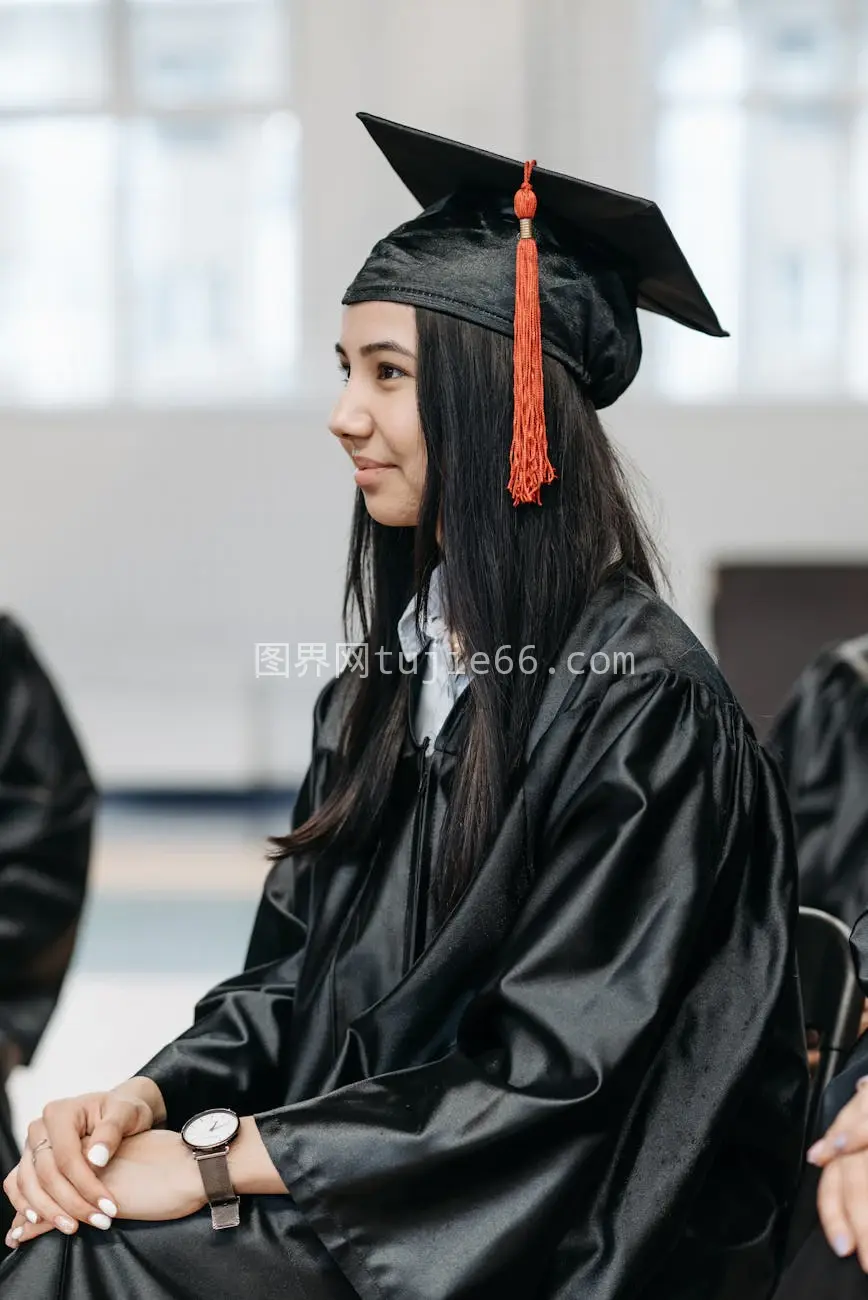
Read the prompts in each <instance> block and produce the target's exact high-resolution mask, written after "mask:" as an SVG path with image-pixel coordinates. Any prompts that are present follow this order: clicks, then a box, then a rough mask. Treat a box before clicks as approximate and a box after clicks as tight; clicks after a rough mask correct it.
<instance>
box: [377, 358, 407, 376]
mask: <svg viewBox="0 0 868 1300" xmlns="http://www.w3.org/2000/svg"><path fill="white" fill-rule="evenodd" d="M377 369H378V375H377V377H378V378H379V379H406V377H407V372H406V371H405V370H401V369H400V367H399V366H390V365H387V364H386V362H385V361H381V362H380V365H379V366H378V368H377Z"/></svg>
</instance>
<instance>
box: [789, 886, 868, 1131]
mask: <svg viewBox="0 0 868 1300" xmlns="http://www.w3.org/2000/svg"><path fill="white" fill-rule="evenodd" d="M797 946H798V953H799V979H800V981H801V986H802V1005H803V1008H804V1013H805V1028H806V1029H807V1030H808V1031H809V1032H810V1031H811V1030H813V1031H814V1034H815V1035H816V1036H817V1038H818V1043H817V1049H818V1051H819V1058H820V1059H819V1064H818V1065H817V1067H816V1069H815V1070H814V1072H813V1077H812V1079H811V1092H810V1108H809V1112H808V1140H809V1142H812V1141H814V1139H815V1138H817V1137H819V1136H820V1134H819V1132H818V1131H817V1124H818V1120H819V1110H820V1098H821V1097H822V1095H823V1092H824V1091H825V1089H826V1086H827V1085H828V1084H829V1082H830V1081H831V1080H832V1079H833V1078H834V1077H835V1075H836V1074H837V1073H838V1071H839V1070H840V1068H841V1066H842V1065H843V1063H844V1061H845V1059H846V1057H847V1054H848V1053H849V1051H850V1049H851V1048H852V1047H853V1044H854V1043H855V1042H856V1039H857V1037H858V1036H859V1022H860V1020H861V1018H862V1007H863V1005H864V1002H865V994H864V993H863V992H862V990H861V988H860V987H859V984H858V982H857V980H856V971H855V969H854V966H853V957H852V955H851V953H850V931H849V929H848V928H847V926H846V925H845V924H844V923H843V921H839V920H837V918H836V917H834V916H829V915H828V913H826V912H819V911H817V910H816V908H813V907H800V908H799V926H798V931H797Z"/></svg>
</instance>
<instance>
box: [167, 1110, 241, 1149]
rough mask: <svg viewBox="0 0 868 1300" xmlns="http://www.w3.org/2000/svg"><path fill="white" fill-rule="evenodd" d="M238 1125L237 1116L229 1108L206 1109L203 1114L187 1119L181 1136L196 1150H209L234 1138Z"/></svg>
mask: <svg viewBox="0 0 868 1300" xmlns="http://www.w3.org/2000/svg"><path fill="white" fill-rule="evenodd" d="M238 1125H239V1120H238V1116H237V1115H236V1114H235V1113H234V1112H233V1111H231V1110H206V1111H205V1113H204V1114H202V1115H194V1116H193V1118H192V1119H188V1120H187V1123H186V1124H185V1125H184V1127H183V1129H182V1130H181V1136H182V1137H183V1139H184V1141H185V1142H186V1143H187V1145H188V1146H191V1147H194V1148H195V1149H196V1150H197V1151H210V1150H211V1148H212V1147H222V1146H225V1144H226V1143H227V1142H229V1141H230V1139H231V1138H234V1136H235V1134H236V1133H237V1132H238Z"/></svg>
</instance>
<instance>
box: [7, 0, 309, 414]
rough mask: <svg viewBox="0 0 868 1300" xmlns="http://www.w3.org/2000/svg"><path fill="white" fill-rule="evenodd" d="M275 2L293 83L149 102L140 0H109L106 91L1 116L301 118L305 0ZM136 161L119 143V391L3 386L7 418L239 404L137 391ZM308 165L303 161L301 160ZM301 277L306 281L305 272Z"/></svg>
mask: <svg viewBox="0 0 868 1300" xmlns="http://www.w3.org/2000/svg"><path fill="white" fill-rule="evenodd" d="M24 2H25V0H17V3H18V4H20V5H21V7H24ZM273 2H274V3H275V4H277V5H279V6H280V7H281V8H282V9H283V10H284V16H283V21H282V24H281V26H282V31H283V36H284V40H285V42H286V47H285V49H284V57H283V66H284V69H285V73H286V78H285V83H284V85H283V88H282V89H283V94H279V95H275V96H273V97H268V98H264V99H244V100H238V99H233V98H229V97H227V98H225V99H212V100H209V101H208V102H205V103H200V104H195V103H194V104H189V105H179V106H177V107H176V106H171V107H169V106H166V105H156V104H155V105H151V104H148V103H147V101H139V100H138V99H137V96H136V95H135V93H134V89H133V78H132V72H131V68H130V50H131V45H130V41H131V33H130V27H131V23H130V9H131V5H132V0H101V7H103V8H104V10H105V14H106V18H105V21H106V40H105V54H106V60H107V67H106V80H105V84H106V93H105V95H104V96H103V97H100V98H94V100H93V101H92V102H90V103H86V104H83V103H82V102H81V101H80V100H78V99H72V100H69V99H66V100H65V99H63V98H62V97H60V98H58V99H56V100H51V101H48V100H46V101H45V102H43V103H39V104H34V105H21V106H18V105H14V104H13V105H0V123H6V122H15V121H26V120H34V119H37V118H39V119H52V118H64V119H67V120H72V119H99V118H107V119H109V120H110V121H112V122H114V123H116V124H119V125H120V126H121V127H123V126H124V125H125V124H126V123H128V122H130V121H133V120H134V119H137V118H142V119H149V120H151V121H161V120H162V121H184V120H186V121H190V120H193V121H195V120H197V119H198V120H201V119H208V120H211V119H214V118H220V117H222V118H234V119H236V120H243V119H250V120H258V119H261V118H263V117H265V116H267V115H268V114H271V113H290V114H292V115H293V116H294V117H295V118H296V119H297V120H298V119H300V118H301V114H300V111H299V102H298V101H299V92H298V89H297V88H298V84H299V74H300V70H301V67H302V60H303V55H302V53H301V52H300V50H299V40H298V34H299V29H300V28H301V26H302V24H301V22H300V21H299V17H300V15H299V13H298V10H299V8H300V7H301V6H300V3H299V0H273ZM44 4H45V7H46V8H50V7H53V6H52V4H51V0H44ZM3 7H4V8H6V7H8V8H14V7H16V0H11V3H9V4H8V6H7V5H6V4H4V6H3ZM27 7H29V6H27ZM56 7H57V8H58V9H62V8H65V7H66V6H64V5H62V4H57V5H56ZM300 157H301V154H300ZM128 163H129V159H128V154H127V152H126V151H125V149H124V148H123V147H121V148H119V149H118V151H117V165H116V170H115V173H114V176H113V178H112V179H113V203H114V211H113V213H112V223H111V228H112V247H111V249H110V250H109V252H108V260H109V263H110V274H111V283H112V290H113V292H112V305H111V312H110V320H109V328H110V331H111V338H112V367H113V370H112V374H113V382H112V396H111V397H110V398H109V399H108V400H107V401H106V402H100V403H97V404H94V405H93V406H90V405H89V406H87V407H86V408H82V405H81V404H79V403H69V404H68V405H67V404H64V403H61V404H55V403H52V404H51V405H50V406H43V405H42V404H41V403H36V402H9V401H5V400H4V399H3V396H2V393H0V417H3V418H4V419H7V418H11V419H16V418H18V417H21V416H26V415H27V414H28V413H37V414H39V413H41V414H44V413H46V412H47V411H50V412H51V413H52V415H57V414H59V415H61V416H62V415H63V414H65V413H67V414H69V415H72V416H73V418H76V417H77V416H78V414H79V413H80V412H82V410H83V409H85V410H87V411H91V412H94V413H100V412H104V413H109V414H111V413H112V412H123V411H127V412H130V411H140V412H155V411H165V412H168V413H171V414H176V413H177V414H179V415H183V412H184V411H189V410H191V409H192V410H194V411H196V412H198V413H202V412H203V411H208V410H213V411H215V412H225V411H226V410H227V409H233V406H234V405H235V404H233V403H226V402H216V403H214V404H208V403H203V402H195V403H186V402H184V403H174V402H171V401H160V400H158V399H157V400H146V399H134V398H133V397H132V396H131V391H132V383H131V378H132V368H133V359H132V349H131V341H130V304H129V301H128V294H127V283H128V277H127V273H126V266H125V257H124V222H125V217H126V211H125V204H126V197H127V194H128V193H129V186H128V185H127V184H126V183H125V181H126V174H127V173H126V169H127V168H128ZM300 165H303V164H301V163H300ZM297 257H298V260H299V263H302V262H303V255H302V249H301V248H299V249H298V250H297ZM299 283H301V277H300V276H299ZM301 367H302V357H301V354H300V350H299V355H297V356H296V368H297V369H298V371H299V372H300V371H301ZM238 405H239V406H240V408H241V409H244V410H247V409H251V410H254V411H258V410H265V411H267V410H269V409H277V410H284V409H286V408H287V407H288V406H291V405H293V396H292V395H291V394H290V395H289V396H287V398H285V399H281V400H279V401H275V400H272V399H263V400H259V399H257V398H255V397H254V396H251V397H250V398H249V399H245V400H244V401H243V402H241V403H239V404H238Z"/></svg>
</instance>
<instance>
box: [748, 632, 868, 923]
mask: <svg viewBox="0 0 868 1300" xmlns="http://www.w3.org/2000/svg"><path fill="white" fill-rule="evenodd" d="M767 744H768V748H769V749H771V750H772V752H774V753H775V754H776V756H777V757H778V758H779V760H780V763H781V768H782V770H783V773H784V779H785V781H786V783H787V787H788V790H789V795H790V802H791V805H792V808H793V813H794V816H795V821H796V836H797V842H798V850H799V877H800V893H801V901H802V903H803V904H804V905H805V906H807V907H818V908H820V909H821V910H822V911H824V912H831V914H832V915H833V916H837V917H840V918H841V920H842V921H844V922H846V924H847V925H853V924H854V923H855V921H856V919H857V918H858V917H859V916H861V914H862V913H863V912H864V911H865V909H866V908H868V636H866V637H862V638H861V639H859V640H855V641H847V642H844V643H843V644H841V645H838V646H834V647H832V648H831V649H829V650H826V651H825V652H824V653H823V654H822V655H820V657H819V658H818V659H817V660H816V661H815V662H814V663H813V664H811V665H810V667H809V668H807V669H806V670H805V672H804V673H803V674H802V676H801V677H800V678H799V680H798V682H797V683H796V685H795V687H794V689H793V692H792V694H791V696H790V698H789V700H788V701H787V703H786V705H785V706H784V708H783V710H782V712H781V714H780V715H779V717H778V718H777V719H776V720H775V723H774V725H773V727H772V730H771V733H770V735H769V739H768V742H767Z"/></svg>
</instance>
